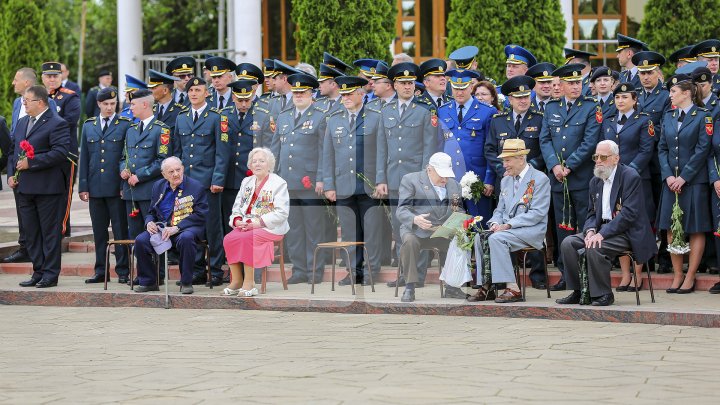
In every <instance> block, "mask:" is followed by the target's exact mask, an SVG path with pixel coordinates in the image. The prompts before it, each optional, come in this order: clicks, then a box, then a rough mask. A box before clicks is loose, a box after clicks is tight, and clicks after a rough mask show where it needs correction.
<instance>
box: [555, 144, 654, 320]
mask: <svg viewBox="0 0 720 405" xmlns="http://www.w3.org/2000/svg"><path fill="white" fill-rule="evenodd" d="M618 152H619V147H618V145H617V144H616V143H615V142H613V141H610V140H605V141H602V142H600V143H598V145H597V148H596V149H595V154H594V155H593V160H594V161H595V170H594V174H595V177H593V178H592V180H590V193H589V194H590V201H589V205H588V215H587V220H586V221H585V226H584V227H583V232H582V233H579V234H576V235H571V236H568V237H567V238H565V239H564V240H563V242H562V244H561V245H560V254H561V255H562V257H563V261H564V263H565V280H566V282H567V288H568V289H571V290H574V291H573V292H572V294H570V295H568V296H567V297H565V298H561V299H559V300H557V301H556V302H557V303H558V304H578V303H579V302H580V288H581V286H580V277H579V274H580V266H579V261H580V260H579V256H580V255H579V253H578V250H580V249H583V248H585V257H586V258H587V269H588V282H589V287H590V296H591V297H592V305H594V306H607V305H612V303H613V302H615V297H614V296H613V293H612V289H611V287H610V269H611V267H612V261H613V260H614V259H615V258H616V257H617V256H618V255H620V254H622V253H623V252H625V251H628V250H632V252H633V254H634V256H635V260H636V261H637V262H638V263H644V262H646V261H648V259H650V258H651V257H653V256H654V255H655V253H656V252H657V245H656V244H655V236H654V234H653V232H652V230H651V229H650V221H649V220H648V218H647V210H646V208H645V196H644V195H643V187H642V178H641V177H640V175H639V174H638V173H637V171H636V170H635V169H632V168H630V167H627V166H625V165H621V164H618V163H619V162H620V156H619V153H618Z"/></svg>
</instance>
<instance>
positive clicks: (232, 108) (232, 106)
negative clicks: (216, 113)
mask: <svg viewBox="0 0 720 405" xmlns="http://www.w3.org/2000/svg"><path fill="white" fill-rule="evenodd" d="M234 108H235V106H234V105H229V106H227V107H225V108H223V109H222V110H220V112H222V111H229V112H233V110H234Z"/></svg>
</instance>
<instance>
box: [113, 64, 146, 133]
mask: <svg viewBox="0 0 720 405" xmlns="http://www.w3.org/2000/svg"><path fill="white" fill-rule="evenodd" d="M138 90H148V85H147V83H145V82H144V81H142V80H140V79H138V78H135V77H132V76H130V75H125V104H124V105H123V108H122V111H120V116H121V117H125V118H128V119H130V120H131V121H132V122H133V123H135V124H137V123H138V122H140V121H139V120H138V119H137V118H135V117H134V116H133V113H132V110H130V100H131V99H132V94H133V93H135V92H136V91H138Z"/></svg>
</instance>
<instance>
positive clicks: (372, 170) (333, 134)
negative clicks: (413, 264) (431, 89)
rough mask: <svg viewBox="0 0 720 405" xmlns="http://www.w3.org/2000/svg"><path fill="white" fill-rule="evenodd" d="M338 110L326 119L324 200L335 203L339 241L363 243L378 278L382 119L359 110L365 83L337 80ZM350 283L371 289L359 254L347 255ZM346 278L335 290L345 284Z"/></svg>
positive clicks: (367, 110) (357, 79) (378, 114)
mask: <svg viewBox="0 0 720 405" xmlns="http://www.w3.org/2000/svg"><path fill="white" fill-rule="evenodd" d="M336 81H337V84H338V85H339V86H340V93H341V94H342V99H343V104H342V108H341V110H339V111H337V112H335V113H334V114H332V115H330V116H329V118H328V123H327V129H326V131H325V138H324V146H323V177H324V182H323V183H324V188H325V197H326V198H327V199H328V200H330V201H335V202H336V203H337V205H336V206H337V213H338V216H339V219H340V228H341V237H342V240H343V241H345V242H348V241H349V242H358V241H359V242H362V241H364V242H365V247H366V248H367V251H368V255H369V258H368V260H369V265H370V268H371V269H372V272H373V278H375V276H376V275H378V274H379V272H380V243H381V241H382V222H381V221H382V215H385V211H384V210H383V209H381V208H380V207H379V200H377V199H376V198H374V197H375V190H374V184H375V180H376V179H375V174H376V164H375V163H376V159H377V133H378V130H379V128H380V125H381V124H380V122H381V118H382V113H381V112H380V110H376V109H372V108H369V107H367V106H365V107H364V106H363V101H364V98H365V89H364V86H366V85H367V80H366V79H364V78H361V77H356V76H342V77H338V78H337V79H336ZM349 252H350V257H351V267H352V268H353V269H354V271H355V282H356V283H362V284H363V285H370V277H369V274H368V273H367V271H366V270H364V269H365V267H364V266H363V263H364V262H365V260H364V258H363V250H362V249H355V248H354V247H353V248H351V249H349ZM351 282H352V281H351V279H350V276H349V275H348V276H347V277H345V278H344V279H343V280H341V281H340V285H347V284H350V283H351Z"/></svg>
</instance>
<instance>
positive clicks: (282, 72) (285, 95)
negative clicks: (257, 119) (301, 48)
mask: <svg viewBox="0 0 720 405" xmlns="http://www.w3.org/2000/svg"><path fill="white" fill-rule="evenodd" d="M273 64H274V66H275V93H277V95H276V97H273V98H271V99H270V100H269V107H268V110H270V118H272V119H271V120H270V122H274V123H277V119H278V115H280V113H281V112H282V111H284V110H286V109H288V108H290V107H292V97H293V92H292V91H291V87H292V86H291V85H290V82H289V81H288V76H290V75H293V74H295V73H303V72H301V71H299V70H297V69H295V68H294V67H291V66H288V65H286V64H285V63H283V62H281V61H279V60H277V59H275V60H274V61H273ZM267 128H269V125H267ZM271 132H272V131H271Z"/></svg>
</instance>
